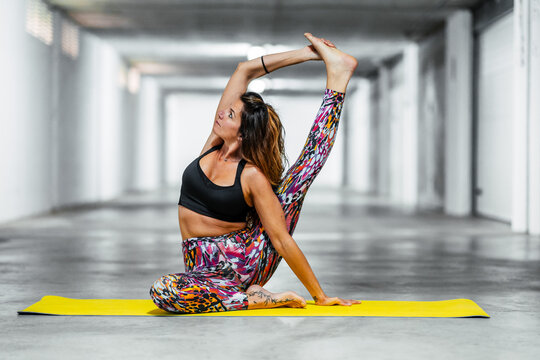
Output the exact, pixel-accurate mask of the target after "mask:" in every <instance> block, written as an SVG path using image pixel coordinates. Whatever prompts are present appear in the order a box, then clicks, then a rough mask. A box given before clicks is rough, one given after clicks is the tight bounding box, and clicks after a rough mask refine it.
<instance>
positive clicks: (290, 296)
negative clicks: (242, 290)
mask: <svg viewBox="0 0 540 360" xmlns="http://www.w3.org/2000/svg"><path fill="white" fill-rule="evenodd" d="M246 294H247V296H248V301H249V305H248V309H269V308H275V307H280V306H285V307H293V308H299V307H305V306H306V300H305V299H304V298H303V297H301V296H300V295H298V294H297V293H295V292H294V291H285V292H282V293H271V292H270V291H268V290H266V289H263V288H262V287H261V286H259V285H251V286H250V287H249V288H248V289H247V291H246Z"/></svg>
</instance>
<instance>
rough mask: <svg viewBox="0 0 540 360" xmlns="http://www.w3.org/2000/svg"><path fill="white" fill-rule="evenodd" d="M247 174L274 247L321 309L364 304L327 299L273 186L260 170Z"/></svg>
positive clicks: (250, 190)
mask: <svg viewBox="0 0 540 360" xmlns="http://www.w3.org/2000/svg"><path fill="white" fill-rule="evenodd" d="M245 173H246V182H245V184H246V186H247V189H248V192H249V194H250V195H251V197H252V200H253V205H254V206H255V210H257V214H258V215H259V218H260V219H261V223H262V225H263V227H264V229H265V231H266V233H267V234H268V236H269V237H270V241H271V242H272V245H273V246H274V248H275V249H276V251H277V252H278V253H279V255H281V256H282V257H283V258H284V259H285V261H286V262H287V264H289V266H290V268H291V269H292V271H293V272H294V273H295V274H296V276H297V277H298V279H299V280H300V281H301V282H302V284H304V286H305V287H306V289H307V290H308V291H309V293H310V294H311V296H312V297H313V300H315V303H316V304H317V305H334V304H340V305H351V304H355V303H360V302H359V301H358V300H343V299H340V298H337V297H333V298H332V297H328V296H326V294H325V293H324V291H323V290H322V288H321V285H320V284H319V281H318V280H317V278H316V277H315V274H314V273H313V270H312V269H311V266H310V265H309V263H308V261H307V259H306V257H305V256H304V253H302V250H300V248H299V247H298V245H297V244H296V242H295V241H294V239H293V238H292V237H291V235H290V234H289V232H288V231H287V227H286V222H285V214H284V213H283V208H282V207H281V204H280V203H279V200H278V198H277V197H276V195H275V194H274V192H273V190H272V187H271V185H270V182H269V181H268V179H267V178H266V176H265V175H264V174H263V173H262V172H261V171H260V170H259V169H258V168H257V167H249V169H248V168H246V170H245Z"/></svg>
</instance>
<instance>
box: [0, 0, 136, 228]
mask: <svg viewBox="0 0 540 360" xmlns="http://www.w3.org/2000/svg"><path fill="white" fill-rule="evenodd" d="M28 3H29V2H26V1H2V2H0V16H1V18H0V53H2V55H3V56H2V57H1V58H0V78H1V79H2V81H1V82H0V99H1V102H2V103H1V106H0V171H1V174H0V199H2V202H1V203H0V222H4V221H9V220H13V219H17V218H20V217H24V216H30V215H34V214H38V213H42V212H46V211H49V210H51V209H54V208H58V207H61V206H65V205H72V204H78V203H85V202H93V201H101V200H106V199H110V198H112V197H115V196H117V195H119V194H121V193H122V192H123V191H125V190H126V189H127V187H128V186H129V183H130V182H131V180H130V179H129V178H128V176H127V175H122V174H128V173H129V172H132V170H130V168H131V165H130V164H132V163H133V162H135V160H134V158H133V155H132V153H131V152H129V149H130V146H132V145H133V141H132V139H131V138H130V136H131V135H130V134H131V132H132V131H133V129H132V124H133V116H134V115H137V112H134V113H131V110H130V111H129V112H128V111H124V109H128V110H129V109H130V108H129V107H125V105H133V102H134V101H135V100H134V97H135V95H133V94H130V93H128V92H127V91H126V90H125V88H124V87H123V86H122V85H121V84H120V81H119V80H120V74H121V72H122V71H125V69H124V65H123V63H122V60H121V59H120V57H119V56H118V54H117V53H116V52H115V51H114V49H113V48H111V47H110V46H109V45H108V44H107V43H105V42H103V41H101V40H100V39H99V38H97V37H96V36H94V35H93V34H90V33H86V32H84V31H81V29H79V39H78V40H79V52H78V55H77V56H76V57H75V58H72V57H71V56H68V55H67V54H66V53H64V52H63V51H62V47H61V42H60V41H61V32H60V30H61V29H62V22H63V21H66V20H65V19H63V18H62V16H61V15H60V14H59V13H57V12H54V13H52V14H51V15H52V19H53V21H52V23H53V30H54V31H53V39H52V40H53V41H52V42H50V43H47V42H45V41H42V40H40V38H38V37H36V36H34V35H32V34H31V33H30V32H28V31H27V30H26V29H27V27H26V26H27V23H26V20H27V11H28V9H27V7H26V6H27V4H28ZM41 4H43V3H41Z"/></svg>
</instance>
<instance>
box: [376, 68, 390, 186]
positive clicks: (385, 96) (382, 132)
mask: <svg viewBox="0 0 540 360" xmlns="http://www.w3.org/2000/svg"><path fill="white" fill-rule="evenodd" d="M378 82H379V84H378V85H379V94H378V95H379V96H378V99H379V102H378V105H379V109H378V112H377V115H378V116H377V122H378V124H379V127H378V129H377V130H378V134H377V135H378V136H377V143H378V149H377V150H378V155H379V157H378V159H377V162H378V165H379V166H378V168H377V170H378V174H377V175H378V176H377V179H378V183H377V193H378V194H379V195H381V196H389V195H390V71H389V70H388V68H387V67H386V66H381V67H380V68H379V79H378Z"/></svg>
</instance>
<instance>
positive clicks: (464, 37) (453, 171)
mask: <svg viewBox="0 0 540 360" xmlns="http://www.w3.org/2000/svg"><path fill="white" fill-rule="evenodd" d="M472 51H473V47H472V16H471V13H470V12H469V11H468V10H458V11H456V12H454V13H453V14H452V15H450V16H449V17H448V19H447V21H446V61H445V63H446V106H445V152H444V153H445V196H444V210H445V212H446V213H447V214H450V215H457V216H465V215H469V214H470V213H471V207H472V191H471V187H472V169H471V162H472V138H471V136H472V134H471V133H472Z"/></svg>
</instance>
